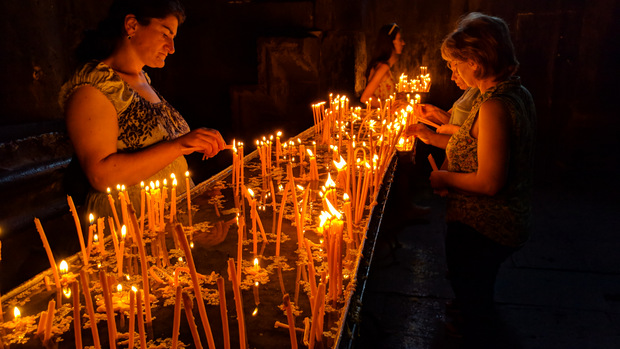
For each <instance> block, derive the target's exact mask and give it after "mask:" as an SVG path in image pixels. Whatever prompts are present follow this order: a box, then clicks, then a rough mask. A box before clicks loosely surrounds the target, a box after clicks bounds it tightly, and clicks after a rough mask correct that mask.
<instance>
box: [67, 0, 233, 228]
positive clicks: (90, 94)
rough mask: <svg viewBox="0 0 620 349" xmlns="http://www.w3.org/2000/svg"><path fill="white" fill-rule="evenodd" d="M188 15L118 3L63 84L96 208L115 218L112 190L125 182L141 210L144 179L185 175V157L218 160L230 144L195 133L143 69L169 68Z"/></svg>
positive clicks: (167, 2) (151, 0)
mask: <svg viewBox="0 0 620 349" xmlns="http://www.w3.org/2000/svg"><path fill="white" fill-rule="evenodd" d="M184 19H185V13H184V10H183V8H182V6H181V5H180V3H179V2H178V1H177V0H124V1H122V0H121V1H115V2H114V3H113V4H112V6H111V8H110V11H109V14H108V16H107V17H106V19H104V20H103V21H102V22H101V23H100V24H99V26H98V28H97V30H96V31H94V32H91V33H90V34H89V35H88V36H87V37H86V38H85V40H84V41H83V42H82V44H81V46H80V47H79V49H78V56H79V57H78V59H80V60H81V62H82V65H81V67H80V68H79V69H78V70H77V71H76V72H75V74H74V75H73V77H72V78H71V79H70V80H69V81H68V82H67V83H66V84H65V85H64V86H63V87H62V89H61V92H60V99H59V101H60V104H61V106H62V107H63V108H64V113H65V118H66V124H67V131H68V133H69V137H70V138H71V141H72V143H73V147H74V150H75V154H76V158H77V160H79V164H80V166H81V169H82V170H83V172H84V174H85V175H86V178H87V179H88V182H89V184H90V189H89V191H88V194H87V197H86V206H87V212H88V213H94V214H95V215H97V216H98V217H105V216H110V215H111V214H112V212H111V209H110V205H109V203H108V201H107V198H106V197H107V194H106V190H107V188H115V187H116V185H117V184H121V185H125V186H126V188H127V190H128V193H129V196H130V199H131V201H132V202H133V204H134V207H136V205H137V204H138V203H139V202H140V201H139V200H140V185H139V184H140V182H141V181H144V182H145V183H147V185H148V183H150V182H151V181H156V180H159V181H160V182H163V180H164V179H167V180H168V181H170V180H171V179H170V175H171V174H172V173H175V174H176V176H179V177H180V176H184V174H185V171H187V162H186V161H185V158H184V155H188V154H191V153H192V152H202V153H204V154H205V156H207V157H212V156H214V155H215V154H217V153H218V152H219V151H220V150H222V149H224V146H225V142H224V140H223V139H222V137H221V135H220V134H219V132H218V131H216V130H211V129H205V128H200V129H196V130H193V131H190V128H189V126H188V125H187V123H186V122H185V120H184V119H183V117H182V116H181V115H180V114H179V112H178V111H176V110H175V109H174V108H173V107H172V106H171V105H170V104H169V103H168V102H167V101H166V100H165V99H164V98H163V97H162V96H161V95H160V94H159V93H158V92H157V91H156V90H155V89H154V88H153V87H152V86H151V80H150V79H149V77H148V75H147V74H146V73H145V72H144V71H143V68H144V67H145V66H148V67H151V68H162V67H163V66H164V65H165V60H166V57H167V56H168V55H169V54H173V53H174V52H175V47H174V38H175V36H176V35H177V29H178V26H179V25H180V24H181V23H182V22H183V21H184ZM178 184H179V186H178V192H179V193H182V192H184V191H185V190H186V189H189V188H185V181H183V180H181V181H179V183H178Z"/></svg>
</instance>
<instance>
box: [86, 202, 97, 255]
mask: <svg viewBox="0 0 620 349" xmlns="http://www.w3.org/2000/svg"><path fill="white" fill-rule="evenodd" d="M96 229H97V227H96V226H95V216H93V214H92V213H90V214H89V215H88V243H87V245H86V251H87V253H88V258H89V259H90V255H91V253H92V252H93V239H94V238H95V236H94V235H95V230H96Z"/></svg>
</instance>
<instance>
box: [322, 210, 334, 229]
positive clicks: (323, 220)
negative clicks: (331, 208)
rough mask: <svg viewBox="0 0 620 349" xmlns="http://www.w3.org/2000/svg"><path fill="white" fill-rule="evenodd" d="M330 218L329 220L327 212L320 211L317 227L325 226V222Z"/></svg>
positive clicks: (329, 216)
mask: <svg viewBox="0 0 620 349" xmlns="http://www.w3.org/2000/svg"><path fill="white" fill-rule="evenodd" d="M330 218H331V215H330V214H329V213H328V212H325V211H321V215H320V216H319V219H320V223H319V227H323V226H324V225H325V222H327V220H328V219H330Z"/></svg>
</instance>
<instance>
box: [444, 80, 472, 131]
mask: <svg viewBox="0 0 620 349" xmlns="http://www.w3.org/2000/svg"><path fill="white" fill-rule="evenodd" d="M478 96H480V90H479V89H478V88H477V87H470V88H468V89H467V90H465V92H463V94H462V95H461V97H459V99H457V100H456V102H454V104H453V105H452V109H451V111H450V120H449V121H448V123H449V124H450V125H457V126H461V125H463V122H465V120H466V119H467V117H468V116H469V112H470V111H471V107H472V105H473V104H474V101H475V100H476V98H478Z"/></svg>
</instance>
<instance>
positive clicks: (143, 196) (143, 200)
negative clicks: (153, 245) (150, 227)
mask: <svg viewBox="0 0 620 349" xmlns="http://www.w3.org/2000/svg"><path fill="white" fill-rule="evenodd" d="M145 206H146V191H145V189H144V182H140V230H142V231H144V220H145V219H146V217H145V216H144V210H145Z"/></svg>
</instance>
